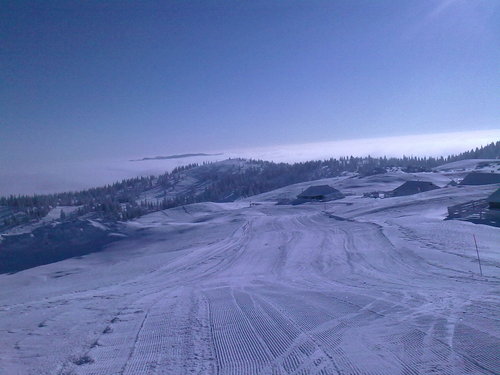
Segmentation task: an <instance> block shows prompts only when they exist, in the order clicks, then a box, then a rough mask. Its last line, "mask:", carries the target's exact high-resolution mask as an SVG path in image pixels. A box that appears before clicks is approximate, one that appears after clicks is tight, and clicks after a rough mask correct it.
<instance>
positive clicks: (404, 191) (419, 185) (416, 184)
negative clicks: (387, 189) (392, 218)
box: [390, 181, 439, 197]
mask: <svg viewBox="0 0 500 375" xmlns="http://www.w3.org/2000/svg"><path fill="white" fill-rule="evenodd" d="M435 189H439V186H436V185H434V184H433V183H432V182H428V181H406V182H405V183H404V184H403V185H401V186H400V187H397V188H396V189H394V190H393V191H392V192H391V194H390V195H391V196H393V197H402V196H405V195H413V194H418V193H423V192H424V191H430V190H435Z"/></svg>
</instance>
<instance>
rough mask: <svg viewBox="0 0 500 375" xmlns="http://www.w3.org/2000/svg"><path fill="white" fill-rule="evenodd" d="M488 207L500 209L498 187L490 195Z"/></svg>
mask: <svg viewBox="0 0 500 375" xmlns="http://www.w3.org/2000/svg"><path fill="white" fill-rule="evenodd" d="M488 207H489V208H490V209H493V210H500V189H497V191H495V192H494V193H493V194H491V195H490V196H489V197H488Z"/></svg>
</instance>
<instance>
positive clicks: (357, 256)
mask: <svg viewBox="0 0 500 375" xmlns="http://www.w3.org/2000/svg"><path fill="white" fill-rule="evenodd" d="M414 177H415V176H407V175H404V174H397V173H395V174H386V175H379V176H371V177H368V178H364V179H359V178H355V177H352V176H351V177H349V176H345V177H340V178H337V179H329V180H323V181H321V182H314V184H319V183H328V184H330V185H331V186H334V187H335V188H337V189H339V190H341V191H342V192H343V193H346V194H347V197H346V198H344V199H341V200H338V201H333V202H328V203H308V204H304V205H300V206H288V205H275V202H276V201H277V200H278V199H280V198H283V197H286V196H294V195H296V194H297V193H300V191H302V190H303V189H304V188H306V187H307V186H309V185H312V184H311V183H308V184H309V185H308V184H306V183H304V184H298V185H294V186H290V187H287V188H283V189H279V190H277V191H275V192H270V193H266V194H262V195H260V196H256V197H252V198H251V199H248V200H245V201H239V202H236V203H224V204H215V203H204V204H194V205H189V206H185V207H179V208H175V209H170V210H166V211H162V212H157V213H154V214H150V215H147V216H144V217H142V218H140V219H138V220H135V221H132V222H129V224H128V226H129V228H130V232H131V233H132V234H131V235H129V236H128V237H126V238H123V239H121V240H119V241H118V242H115V243H113V244H111V245H110V246H109V247H108V248H107V249H106V250H105V251H102V252H99V253H94V254H90V255H87V256H84V257H81V258H79V259H77V258H74V259H68V260H65V261H62V262H58V263H53V264H50V265H46V266H41V267H36V268H32V269H29V270H26V271H23V272H19V273H16V274H11V275H7V274H4V275H0V285H1V290H0V330H1V340H0V373H1V374H9V375H26V374H51V375H69V374H78V375H84V374H86V375H90V374H93V375H112V374H120V375H125V374H138V375H145V374H297V375H298V374H325V375H327V374H357V375H376V374H378V375H383V374H386V375H394V374H408V375H413V374H440V375H441V374H443V375H446V374H448V375H459V374H471V375H476V374H498V373H499V372H500V354H499V350H498V348H499V346H500V329H499V318H500V316H499V313H498V312H499V297H498V290H499V285H500V272H499V266H500V255H499V250H500V248H499V244H500V230H499V229H498V228H494V227H490V226H485V225H475V224H472V223H468V222H463V221H454V220H450V221H443V220H442V219H443V217H444V216H445V215H446V208H447V206H450V205H453V204H458V203H463V202H466V201H469V200H473V199H481V198H483V197H485V196H487V195H488V194H490V193H491V192H492V191H494V190H495V189H496V188H497V187H498V186H495V185H490V186H465V187H445V188H442V189H437V190H433V191H429V192H425V193H420V194H416V195H413V196H405V197H397V198H388V199H371V198H363V197H362V193H363V192H366V191H371V190H377V189H380V190H386V191H388V190H391V189H393V188H394V187H397V186H399V185H400V184H401V183H403V182H404V181H405V180H409V179H412V178H414ZM419 177H421V178H422V179H424V180H426V181H432V182H434V183H436V184H437V185H438V186H444V185H446V183H447V182H448V181H449V178H448V177H446V176H445V175H444V174H440V173H434V174H433V173H428V174H421V175H420V176H419ZM473 235H475V237H476V239H477V243H478V249H479V253H480V255H481V265H482V272H483V276H481V275H480V271H479V264H478V261H477V255H476V249H475V247H474V239H473Z"/></svg>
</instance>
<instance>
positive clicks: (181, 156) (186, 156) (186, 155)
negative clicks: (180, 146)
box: [130, 153, 223, 161]
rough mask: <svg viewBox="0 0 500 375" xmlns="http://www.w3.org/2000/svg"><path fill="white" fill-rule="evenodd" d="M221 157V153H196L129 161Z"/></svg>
mask: <svg viewBox="0 0 500 375" xmlns="http://www.w3.org/2000/svg"><path fill="white" fill-rule="evenodd" d="M219 155H223V154H222V153H219V154H204V153H198V154H179V155H168V156H154V157H150V158H142V159H135V160H130V161H146V160H164V159H185V158H192V157H195V156H219Z"/></svg>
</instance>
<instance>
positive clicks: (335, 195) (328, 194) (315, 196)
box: [292, 185, 345, 205]
mask: <svg viewBox="0 0 500 375" xmlns="http://www.w3.org/2000/svg"><path fill="white" fill-rule="evenodd" d="M344 197H345V195H344V194H342V193H341V192H340V191H338V190H337V189H335V188H333V187H331V186H329V185H316V186H309V187H308V188H307V189H306V190H304V191H303V192H302V193H300V194H299V195H297V199H295V200H294V201H293V202H292V204H294V205H297V204H302V203H306V202H327V201H332V200H335V199H342V198H344Z"/></svg>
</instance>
